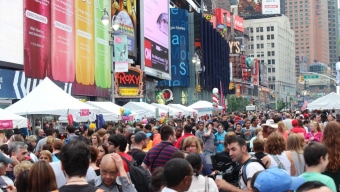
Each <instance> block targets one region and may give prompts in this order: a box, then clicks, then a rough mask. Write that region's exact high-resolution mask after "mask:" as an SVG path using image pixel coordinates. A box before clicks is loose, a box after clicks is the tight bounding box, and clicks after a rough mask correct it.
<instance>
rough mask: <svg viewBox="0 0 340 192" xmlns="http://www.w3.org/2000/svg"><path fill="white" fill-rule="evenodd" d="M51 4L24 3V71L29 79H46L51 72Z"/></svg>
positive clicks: (42, 2)
mask: <svg viewBox="0 0 340 192" xmlns="http://www.w3.org/2000/svg"><path fill="white" fill-rule="evenodd" d="M50 15H51V4H50V1H49V0H45V1H28V0H26V1H25V2H24V64H25V65H24V70H25V74H26V76H27V77H30V78H40V79H42V78H44V77H46V75H48V74H47V73H49V72H50V70H49V68H50V48H51V47H50V45H51V42H50V40H51V39H50V36H51V32H50V30H51V21H50Z"/></svg>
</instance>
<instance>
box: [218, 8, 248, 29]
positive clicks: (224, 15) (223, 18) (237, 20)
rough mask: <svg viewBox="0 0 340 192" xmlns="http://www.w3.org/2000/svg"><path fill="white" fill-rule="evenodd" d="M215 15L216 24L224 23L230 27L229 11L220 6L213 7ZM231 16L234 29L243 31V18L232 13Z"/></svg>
mask: <svg viewBox="0 0 340 192" xmlns="http://www.w3.org/2000/svg"><path fill="white" fill-rule="evenodd" d="M215 16H216V19H217V24H224V25H226V26H228V27H231V14H230V12H229V11H226V10H224V9H221V8H217V9H215ZM233 18H234V28H235V30H237V31H241V32H244V21H243V18H242V17H240V16H237V15H233Z"/></svg>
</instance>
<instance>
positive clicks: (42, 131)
mask: <svg viewBox="0 0 340 192" xmlns="http://www.w3.org/2000/svg"><path fill="white" fill-rule="evenodd" d="M44 134H45V132H44V130H43V129H38V136H39V137H43V136H44Z"/></svg>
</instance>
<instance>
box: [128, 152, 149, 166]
mask: <svg viewBox="0 0 340 192" xmlns="http://www.w3.org/2000/svg"><path fill="white" fill-rule="evenodd" d="M127 154H129V155H131V157H132V158H133V159H134V160H135V161H136V163H137V165H141V164H142V163H143V160H144V158H145V155H146V153H145V152H144V151H142V150H140V149H136V148H133V149H131V150H130V151H129V152H127Z"/></svg>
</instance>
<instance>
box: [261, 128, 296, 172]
mask: <svg viewBox="0 0 340 192" xmlns="http://www.w3.org/2000/svg"><path fill="white" fill-rule="evenodd" d="M265 152H267V154H268V156H269V162H268V165H267V167H268V168H271V167H279V168H280V169H283V170H285V171H287V173H288V174H290V175H292V176H293V175H295V173H296V168H295V164H294V160H293V155H292V153H291V152H290V151H286V143H285V141H284V139H283V137H282V135H281V134H279V133H276V132H273V133H271V134H270V136H269V137H268V139H267V143H266V145H265Z"/></svg>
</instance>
